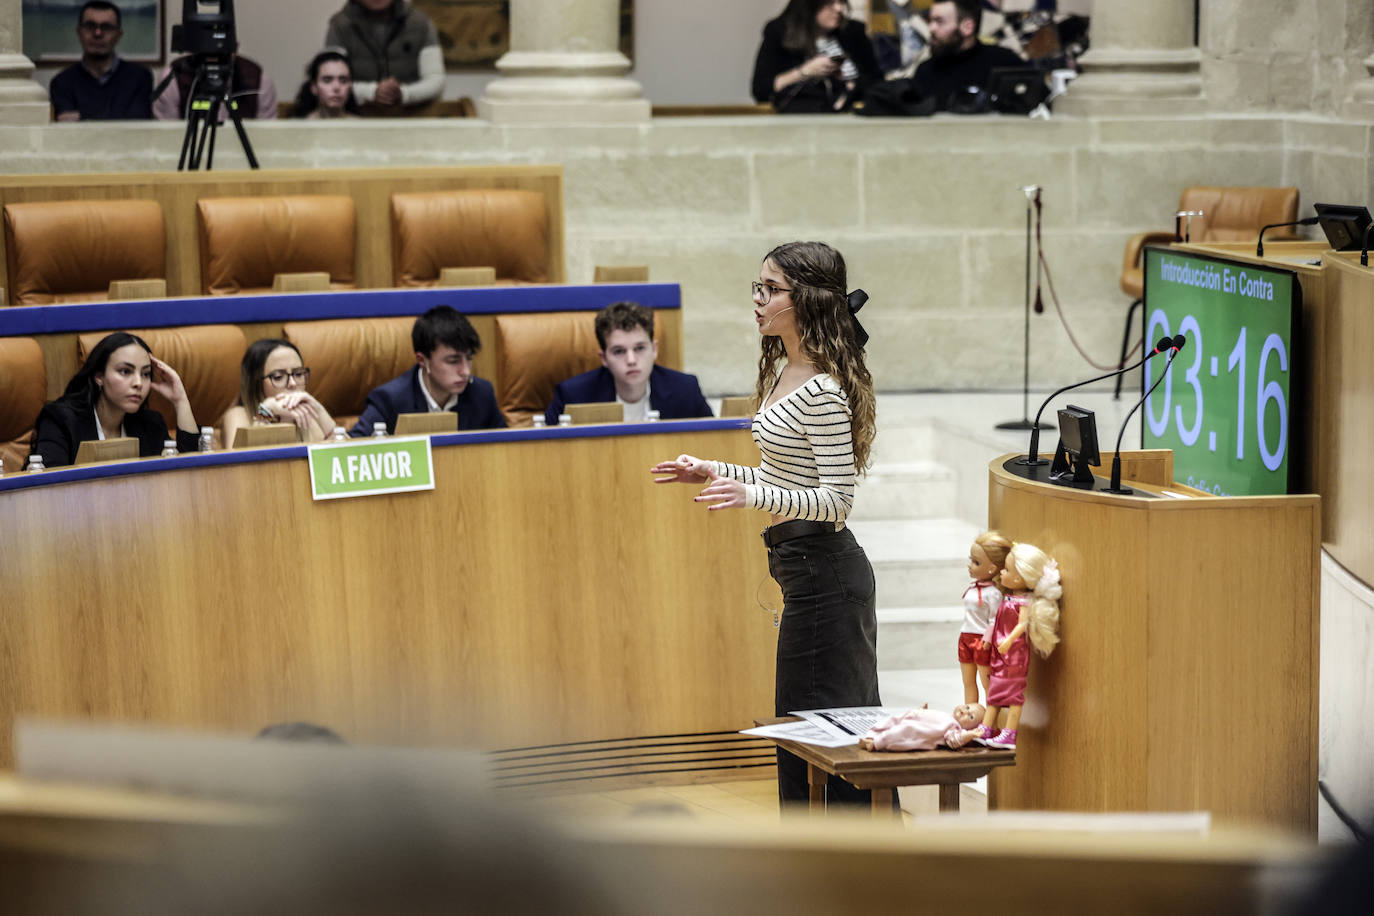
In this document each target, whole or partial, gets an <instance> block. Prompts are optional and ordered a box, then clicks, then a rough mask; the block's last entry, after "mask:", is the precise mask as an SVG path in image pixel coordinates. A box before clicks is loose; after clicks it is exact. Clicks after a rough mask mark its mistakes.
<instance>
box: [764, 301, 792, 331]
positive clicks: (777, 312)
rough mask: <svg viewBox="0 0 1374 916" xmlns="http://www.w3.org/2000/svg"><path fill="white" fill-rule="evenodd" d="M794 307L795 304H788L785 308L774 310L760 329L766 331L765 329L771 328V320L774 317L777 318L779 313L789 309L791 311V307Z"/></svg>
mask: <svg viewBox="0 0 1374 916" xmlns="http://www.w3.org/2000/svg"><path fill="white" fill-rule="evenodd" d="M795 307H796V306H792V305H789V306H788V307H787V308H785V309H778V310H777V311H776V312H774V313H773V315H772V317H770V318H769V319H768V320H767V321H765V322H764V324H763V327H762V328H761V330H764V331H766V330H768V329H769V328H771V327H772V326H773V321H774V319H776V318H777V317H778V316H779V315H781V314H782V313H783V312H790V311H792V309H793V308H795Z"/></svg>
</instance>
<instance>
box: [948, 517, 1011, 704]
mask: <svg viewBox="0 0 1374 916" xmlns="http://www.w3.org/2000/svg"><path fill="white" fill-rule="evenodd" d="M1010 550H1011V541H1009V540H1007V539H1006V538H1004V537H1002V535H1000V534H998V533H997V532H996V531H984V532H983V533H982V534H980V535H978V536H977V537H976V538H974V539H973V546H971V547H970V548H969V551H968V574H969V578H971V579H973V581H972V582H970V583H969V586H968V588H966V589H964V625H963V627H962V628H961V629H960V630H959V670H960V672H961V673H962V674H963V676H964V702H965V703H977V702H978V681H979V680H981V681H982V682H983V695H984V696H986V695H987V692H988V678H989V669H988V666H989V665H990V664H991V663H992V654H991V649H990V647H989V646H988V644H987V642H986V641H985V640H984V638H983V636H984V634H985V633H987V630H988V627H990V626H991V625H992V618H993V616H994V615H995V614H996V613H997V608H998V606H999V605H1001V603H1002V597H1003V596H1002V589H1001V586H1000V585H999V583H998V581H997V579H998V576H1000V575H1001V573H1002V567H1003V566H1005V565H1006V562H1007V552H1008V551H1010ZM975 672H976V675H975Z"/></svg>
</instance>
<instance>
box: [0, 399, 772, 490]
mask: <svg viewBox="0 0 1374 916" xmlns="http://www.w3.org/2000/svg"><path fill="white" fill-rule="evenodd" d="M752 422H753V421H752V419H751V418H749V417H731V418H729V419H719V418H715V417H711V418H708V419H701V420H663V421H661V422H658V423H607V424H604V425H590V424H589V425H587V426H553V427H549V428H546V429H533V428H528V429H484V430H475V431H473V432H465V433H442V434H439V435H435V436H431V437H430V439H431V443H430V444H431V445H432V446H434V447H436V448H445V447H447V446H451V445H481V444H484V443H488V442H531V441H534V440H538V439H609V438H611V437H613V436H649V435H655V434H661V433H687V432H691V433H695V432H712V431H715V430H724V429H748V428H749V427H750V425H751V423H752ZM349 441H350V442H358V441H365V440H358V439H350V440H349ZM307 454H308V449H307V447H306V446H304V445H282V446H277V447H268V448H254V449H240V450H237V451H229V452H208V453H205V454H200V453H196V454H191V455H179V456H177V457H176V458H145V459H141V460H138V461H120V462H115V463H113V464H96V465H80V466H69V467H60V468H53V469H52V470H50V471H44V472H42V473H41V474H29V473H27V472H24V471H19V472H16V473H13V474H6V475H5V476H4V477H0V493H3V492H5V491H7V490H26V489H28V488H30V487H44V486H53V485H56V484H63V483H79V482H81V481H86V480H102V479H104V478H107V477H132V476H135V475H140V474H160V473H162V472H163V471H181V470H186V469H188V468H205V467H215V466H217V465H226V464H256V463H258V462H263V461H282V460H285V459H288V458H304V457H305V456H306V455H307Z"/></svg>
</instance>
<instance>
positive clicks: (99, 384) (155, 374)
mask: <svg viewBox="0 0 1374 916" xmlns="http://www.w3.org/2000/svg"><path fill="white" fill-rule="evenodd" d="M154 391H156V392H157V393H158V394H160V395H162V396H163V397H164V398H166V399H167V400H168V401H170V402H171V404H172V406H173V407H174V408H175V409H176V417H177V430H176V443H177V449H178V450H180V451H183V452H194V451H195V450H196V446H197V443H198V440H199V429H198V428H197V427H196V418H195V416H194V415H193V414H192V413H191V402H190V400H189V399H188V398H187V397H186V388H185V387H184V386H183V385H182V384H181V376H179V375H177V374H176V371H175V370H173V369H172V367H171V366H169V365H167V364H166V363H164V362H163V361H162V360H160V359H158V358H157V357H156V356H154V355H153V351H152V349H151V348H150V347H149V346H148V344H146V343H145V342H144V341H143V338H141V337H137V336H135V335H133V334H129V333H127V332H125V331H116V332H115V333H113V334H109V335H107V336H105V337H104V338H102V339H101V341H100V342H99V343H97V344H96V345H95V346H94V347H92V348H91V352H90V355H89V356H87V357H86V362H85V364H84V365H82V367H81V369H80V370H78V371H77V373H76V375H74V376H72V380H71V381H70V382H68V383H67V390H66V391H64V392H63V393H62V397H60V398H58V399H57V400H55V401H49V402H48V403H47V404H44V405H43V409H42V410H41V411H39V412H38V419H37V420H35V421H34V433H33V439H34V445H33V450H34V451H35V452H37V453H38V454H40V455H42V456H43V463H44V465H46V466H47V467H49V468H53V467H59V466H61V465H65V464H71V463H73V462H74V461H76V450H77V448H78V447H79V446H80V445H81V443H82V442H86V441H89V440H93V439H94V440H104V439H115V438H119V437H122V436H129V437H132V438H135V439H137V440H138V454H139V456H140V457H143V458H147V457H149V456H150V455H160V454H162V443H163V442H164V441H166V440H167V439H168V438H169V436H168V435H167V422H166V421H165V420H163V419H162V414H160V413H158V412H157V411H156V410H153V409H152V408H150V407H149V406H148V395H149V394H151V393H152V392H154Z"/></svg>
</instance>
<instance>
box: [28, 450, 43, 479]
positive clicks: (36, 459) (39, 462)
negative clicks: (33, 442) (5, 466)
mask: <svg viewBox="0 0 1374 916" xmlns="http://www.w3.org/2000/svg"><path fill="white" fill-rule="evenodd" d="M46 470H47V468H46V467H44V466H43V456H42V455H40V454H38V453H37V452H34V453H33V454H32V455H30V456H29V473H31V474H37V473H38V472H39V471H46Z"/></svg>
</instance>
